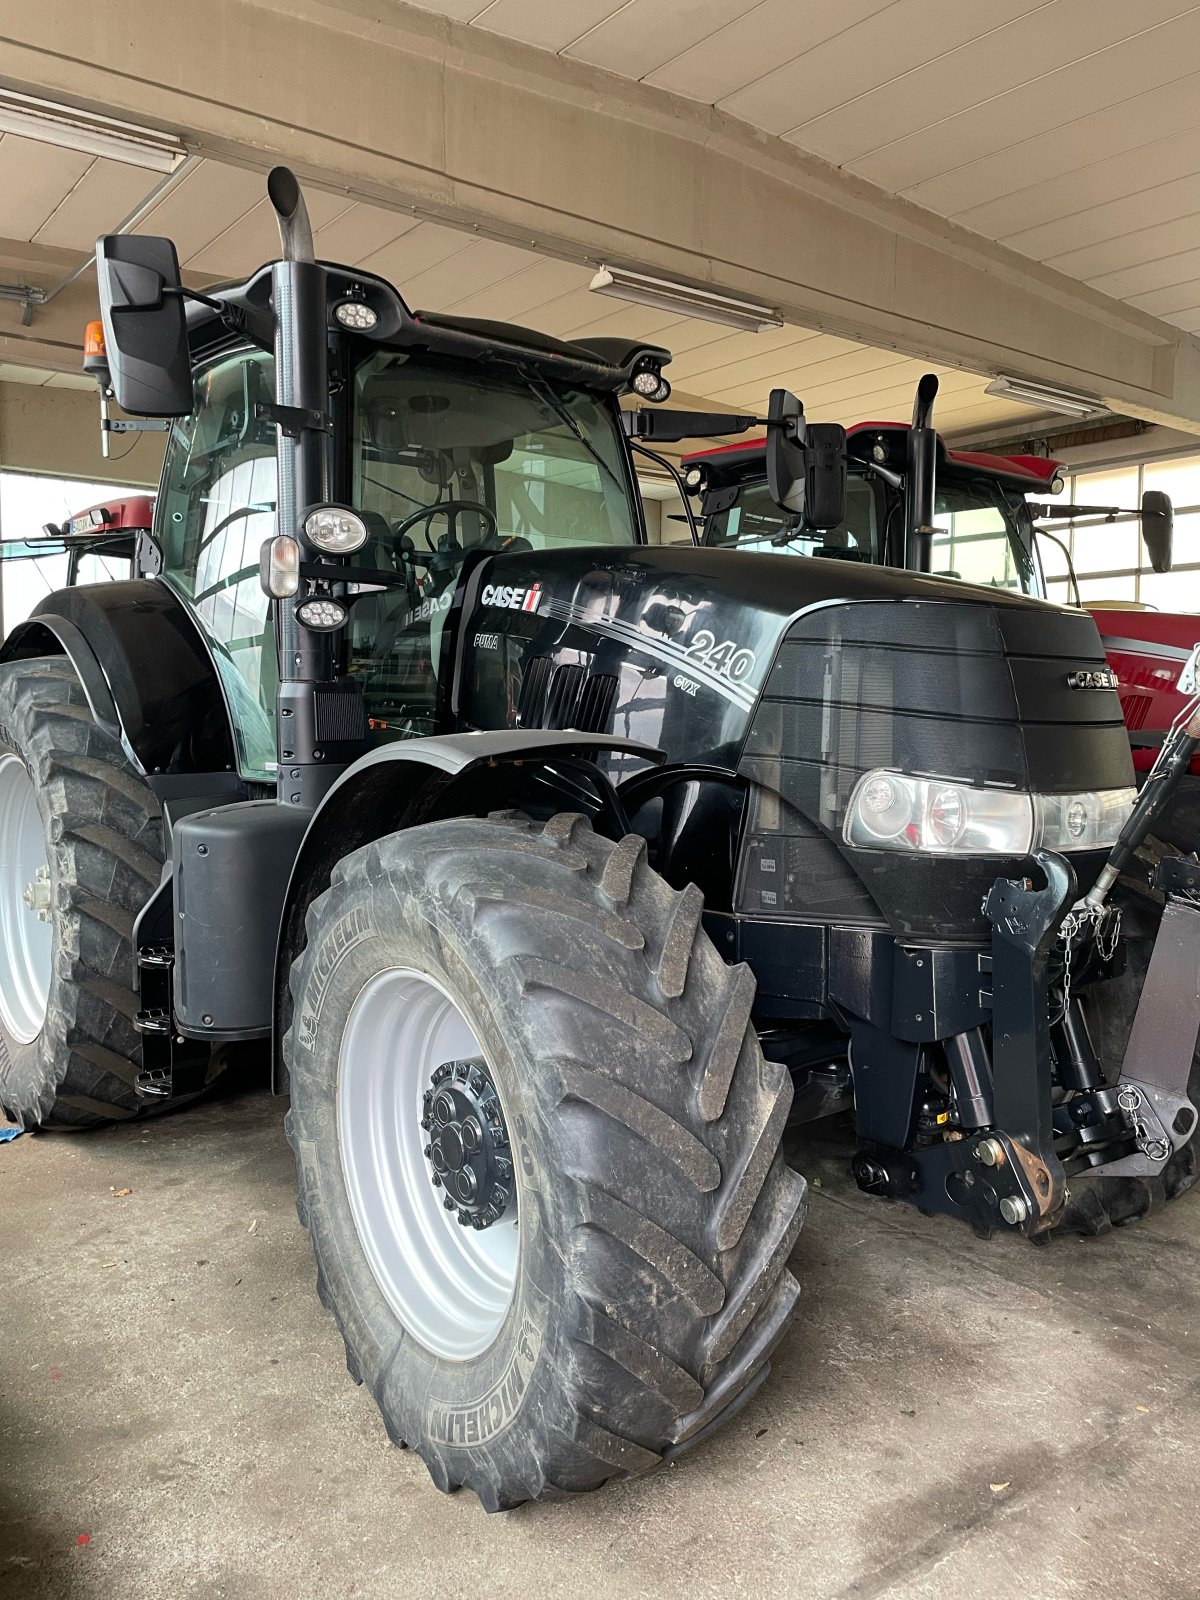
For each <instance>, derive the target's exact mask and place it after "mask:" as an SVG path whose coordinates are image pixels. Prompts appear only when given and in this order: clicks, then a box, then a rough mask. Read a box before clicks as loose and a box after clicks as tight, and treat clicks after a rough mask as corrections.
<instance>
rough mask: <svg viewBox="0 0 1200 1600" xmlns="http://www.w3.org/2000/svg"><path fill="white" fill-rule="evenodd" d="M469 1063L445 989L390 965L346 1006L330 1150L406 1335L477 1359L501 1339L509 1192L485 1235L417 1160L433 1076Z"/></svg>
mask: <svg viewBox="0 0 1200 1600" xmlns="http://www.w3.org/2000/svg"><path fill="white" fill-rule="evenodd" d="M472 1056H481V1057H483V1059H484V1060H485V1061H486V1060H487V1059H488V1057H487V1052H486V1051H484V1050H483V1049H481V1048H480V1044H479V1041H478V1040H477V1038H476V1036H475V1033H474V1031H473V1029H472V1028H471V1025H470V1023H468V1022H467V1020H466V1018H465V1017H464V1016H463V1014H462V1012H461V1011H460V1010H459V1009H458V1006H457V1005H456V1004H455V1002H454V1001H453V1000H452V999H451V998H450V996H449V994H448V993H447V992H446V990H445V989H443V988H442V986H441V985H440V984H439V983H436V982H435V981H434V980H433V979H432V978H430V977H428V976H426V975H425V974H424V973H420V972H413V971H410V970H408V969H407V968H392V969H391V970H389V971H387V972H380V973H378V974H377V975H376V976H375V977H374V978H372V979H371V981H370V982H369V983H368V984H367V985H366V987H365V988H364V989H363V991H362V993H361V994H360V995H359V996H358V999H357V1000H356V1001H355V1002H354V1006H353V1008H352V1009H351V1012H350V1017H349V1020H348V1022H347V1024H346V1032H345V1034H344V1036H343V1039H342V1049H341V1055H340V1057H339V1060H338V1074H337V1128H338V1149H339V1153H340V1155H341V1161H342V1172H343V1175H344V1177H345V1181H346V1189H347V1192H348V1194H349V1197H350V1209H351V1211H352V1213H353V1216H354V1225H355V1228H356V1230H357V1232H358V1237H359V1241H360V1243H361V1244H362V1247H363V1250H364V1251H365V1253H366V1256H367V1259H368V1261H369V1262H370V1264H371V1270H372V1272H373V1273H374V1276H375V1280H376V1282H377V1283H378V1285H379V1287H380V1289H381V1290H382V1292H383V1294H384V1296H385V1297H386V1299H387V1301H388V1304H389V1305H390V1306H391V1308H392V1310H393V1311H394V1312H395V1313H396V1315H397V1317H399V1319H400V1321H401V1322H402V1323H403V1324H404V1326H405V1328H406V1329H407V1330H408V1331H409V1332H410V1333H411V1334H412V1335H413V1336H414V1337H415V1338H417V1339H418V1340H420V1342H421V1343H422V1344H423V1345H424V1346H425V1348H426V1349H427V1350H431V1351H432V1352H433V1353H434V1355H437V1356H442V1357H444V1358H445V1359H447V1360H451V1361H466V1360H469V1359H470V1358H471V1357H473V1356H477V1355H480V1354H482V1352H483V1351H484V1350H486V1349H487V1348H488V1346H489V1345H490V1344H491V1343H492V1341H493V1340H494V1339H495V1337H496V1335H497V1334H498V1333H499V1331H500V1328H501V1326H502V1324H503V1322H504V1319H505V1316H506V1315H507V1313H508V1308H509V1306H510V1305H511V1304H512V1299H513V1293H514V1291H515V1288H516V1282H517V1260H518V1256H519V1253H520V1246H519V1235H518V1231H517V1227H516V1215H515V1213H516V1207H517V1203H518V1202H519V1194H518V1195H516V1196H515V1197H514V1202H513V1203H510V1205H509V1207H508V1209H507V1211H506V1212H505V1213H504V1214H503V1215H502V1216H501V1217H500V1218H499V1220H498V1221H496V1222H494V1223H493V1224H492V1225H491V1227H489V1228H483V1229H480V1230H478V1231H476V1230H475V1229H474V1228H470V1227H464V1226H463V1225H462V1224H461V1223H460V1222H459V1221H458V1218H457V1216H456V1215H455V1213H454V1212H452V1211H448V1210H446V1209H445V1206H444V1204H443V1200H444V1194H445V1191H444V1190H441V1189H437V1188H435V1187H434V1185H433V1181H432V1176H431V1168H430V1164H429V1162H428V1161H427V1160H426V1158H425V1154H424V1151H425V1146H426V1144H427V1143H428V1142H429V1135H428V1133H427V1132H426V1131H425V1130H424V1129H423V1128H422V1126H421V1118H422V1115H423V1109H424V1108H423V1100H424V1094H425V1091H426V1089H428V1088H429V1086H430V1083H431V1081H432V1078H433V1073H434V1070H435V1069H436V1068H437V1067H439V1066H440V1065H442V1063H443V1062H447V1061H462V1060H466V1059H468V1058H470V1057H472ZM489 1070H490V1064H489ZM493 1081H494V1080H493ZM498 1094H499V1090H497V1095H498Z"/></svg>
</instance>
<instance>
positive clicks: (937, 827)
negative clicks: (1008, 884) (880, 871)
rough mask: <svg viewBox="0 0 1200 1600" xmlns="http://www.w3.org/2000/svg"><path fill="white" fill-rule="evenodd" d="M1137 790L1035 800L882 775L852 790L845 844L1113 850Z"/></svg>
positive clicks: (987, 850) (956, 852) (982, 851)
mask: <svg viewBox="0 0 1200 1600" xmlns="http://www.w3.org/2000/svg"><path fill="white" fill-rule="evenodd" d="M1135 798H1136V791H1135V790H1133V789H1103V790H1099V791H1092V792H1089V793H1082V794H1062V795H1057V794H1055V795H1031V794H1028V793H1026V792H1025V791H1024V790H1018V789H982V788H976V787H975V786H974V785H972V784H968V783H955V782H953V781H952V780H947V779H945V778H913V777H910V776H909V775H908V774H907V773H903V772H887V771H884V770H882V769H877V770H876V771H874V772H868V773H866V774H864V776H863V777H861V778H860V779H859V780H858V783H857V784H856V785H855V786H854V792H853V794H852V795H851V796H850V804H849V807H848V808H847V811H846V820H845V823H844V825H843V828H842V837H843V838H844V839H845V841H846V843H847V844H848V845H852V846H854V847H855V848H857V849H860V850H911V851H914V852H917V853H920V854H925V855H943V856H1027V855H1029V854H1030V853H1031V852H1032V851H1033V850H1036V849H1042V848H1044V849H1047V850H1096V849H1105V848H1107V847H1108V846H1109V845H1111V844H1114V843H1115V842H1116V839H1117V835H1118V834H1119V833H1120V831H1121V827H1122V825H1123V823H1124V821H1125V818H1126V817H1127V816H1128V815H1129V812H1130V809H1131V807H1132V805H1133V802H1134V799H1135Z"/></svg>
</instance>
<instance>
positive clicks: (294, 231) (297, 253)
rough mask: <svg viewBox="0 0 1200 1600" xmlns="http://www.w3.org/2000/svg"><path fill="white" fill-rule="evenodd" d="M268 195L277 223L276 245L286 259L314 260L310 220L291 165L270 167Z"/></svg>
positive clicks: (314, 253)
mask: <svg viewBox="0 0 1200 1600" xmlns="http://www.w3.org/2000/svg"><path fill="white" fill-rule="evenodd" d="M267 198H268V199H269V200H270V202H271V205H272V206H273V207H274V210H275V221H276V222H277V223H278V225H279V246H280V249H281V250H282V252H283V259H284V260H285V261H315V260H316V259H317V257H316V252H315V251H314V249H313V236H312V224H311V223H310V222H309V220H308V207H307V206H306V205H305V204H304V194H303V192H302V191H301V188H300V184H299V181H298V180H297V178H296V174H295V173H294V172H293V171H292V169H291V168H290V167H272V168H271V170H270V172H269V173H268V175H267Z"/></svg>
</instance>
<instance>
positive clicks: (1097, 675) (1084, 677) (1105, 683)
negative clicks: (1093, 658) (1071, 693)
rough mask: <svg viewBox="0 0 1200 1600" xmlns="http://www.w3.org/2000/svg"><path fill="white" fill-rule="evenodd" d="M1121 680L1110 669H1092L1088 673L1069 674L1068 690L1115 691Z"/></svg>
mask: <svg viewBox="0 0 1200 1600" xmlns="http://www.w3.org/2000/svg"><path fill="white" fill-rule="evenodd" d="M1119 682H1120V680H1119V679H1118V677H1117V675H1116V673H1115V672H1113V671H1112V670H1111V669H1110V668H1108V667H1092V668H1089V669H1088V670H1087V671H1086V672H1068V673H1067V688H1068V689H1115V688H1116V687H1117V685H1118V683H1119Z"/></svg>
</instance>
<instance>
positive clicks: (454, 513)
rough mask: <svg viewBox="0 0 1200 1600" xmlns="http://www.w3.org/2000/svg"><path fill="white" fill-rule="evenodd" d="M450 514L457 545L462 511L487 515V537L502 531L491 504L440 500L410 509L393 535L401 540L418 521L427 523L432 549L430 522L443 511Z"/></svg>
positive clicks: (430, 547) (451, 534)
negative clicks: (429, 504)
mask: <svg viewBox="0 0 1200 1600" xmlns="http://www.w3.org/2000/svg"><path fill="white" fill-rule="evenodd" d="M443 511H444V512H446V513H447V514H448V519H449V523H450V538H451V540H452V541H453V543H454V544H455V545H457V544H458V519H459V516H460V514H461V513H462V512H464V511H473V512H475V513H476V515H477V516H481V517H486V518H487V520H488V522H489V523H490V524H491V528H490V529H489V531H488V533H487V534H486V535H485V537H487V538H489V539H494V538H496V536H497V535H498V533H499V532H500V523H499V520H498V519H497V516H496V513H495V512H494V511H493V510H492V508H491V506H485V505H484V504H483V502H482V501H481V500H439V501H437V503H436V504H434V505H431V506H421V507H419V508H418V509H417V510H416V511H410V512H409V514H408V516H407V517H405V518H404V520H403V521H402V522H398V523H397V524H396V526H395V527H394V528H393V529H392V537H393V538H394V539H395V540H396V541H397V542H399V541H400V540H401V539H403V538H404V536H405V534H406V533H407V532H408V530H409V529H410V528H415V527H416V526H417V525H418V523H421V522H423V523H425V524H426V528H425V543H426V545H427V546H428V548H429V549H430V550H432V549H433V546H432V545H431V544H430V543H429V527H428V524H429V523H430V522H431V521H432V520H433V518H434V517H438V516H441V514H442V512H443Z"/></svg>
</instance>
